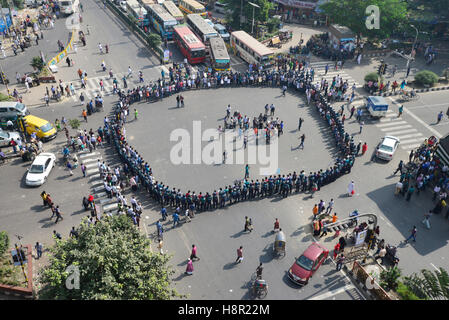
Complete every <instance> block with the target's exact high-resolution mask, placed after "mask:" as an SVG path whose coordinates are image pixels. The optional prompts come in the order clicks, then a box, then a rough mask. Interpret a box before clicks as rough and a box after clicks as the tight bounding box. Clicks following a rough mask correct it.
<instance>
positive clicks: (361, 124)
mask: <svg viewBox="0 0 449 320" xmlns="http://www.w3.org/2000/svg"><path fill="white" fill-rule="evenodd" d="M364 124H365V122H364V121H360V131H359V134H362V130H363V125H364Z"/></svg>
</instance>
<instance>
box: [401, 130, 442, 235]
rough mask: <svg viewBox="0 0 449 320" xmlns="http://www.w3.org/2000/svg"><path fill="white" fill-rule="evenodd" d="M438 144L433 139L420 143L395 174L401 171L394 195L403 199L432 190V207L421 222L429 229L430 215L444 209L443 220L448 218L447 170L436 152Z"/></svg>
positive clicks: (407, 199) (435, 139) (436, 140)
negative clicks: (433, 204)
mask: <svg viewBox="0 0 449 320" xmlns="http://www.w3.org/2000/svg"><path fill="white" fill-rule="evenodd" d="M438 145H439V141H438V139H437V138H435V137H434V136H432V137H430V138H429V139H426V140H424V142H423V144H422V145H421V146H420V147H419V148H417V149H416V150H412V151H411V152H410V155H409V161H408V163H407V164H405V163H404V161H402V160H401V161H400V162H399V164H398V167H397V169H396V170H395V171H394V172H393V174H394V175H395V174H396V173H397V172H400V174H401V175H400V178H399V181H398V182H397V184H396V187H395V195H402V196H405V200H406V201H410V199H411V198H412V196H413V195H414V194H416V196H419V194H420V193H421V192H422V191H425V190H426V189H429V188H430V189H431V190H432V193H433V196H432V200H433V201H434V202H435V206H434V207H433V208H431V209H430V210H429V211H428V212H426V213H425V214H424V219H423V220H422V223H423V224H424V225H425V226H426V228H428V229H430V227H431V224H430V217H431V216H432V215H433V214H440V213H442V212H443V211H444V210H446V211H445V218H446V219H448V218H449V209H448V208H446V207H447V203H446V202H447V197H448V188H449V167H448V166H447V165H445V164H444V163H442V161H441V159H440V158H439V157H438V155H437V154H436V153H435V152H436V150H437V148H438Z"/></svg>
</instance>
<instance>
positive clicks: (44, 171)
mask: <svg viewBox="0 0 449 320" xmlns="http://www.w3.org/2000/svg"><path fill="white" fill-rule="evenodd" d="M55 161H56V156H55V155H54V153H50V152H44V153H41V154H39V155H38V156H37V157H36V158H35V159H34V161H33V163H32V164H31V167H30V168H29V169H28V173H27V176H26V179H25V184H26V185H27V186H33V187H35V186H40V185H43V184H44V183H45V181H47V177H48V176H49V175H50V171H51V169H52V168H53V167H54V165H55Z"/></svg>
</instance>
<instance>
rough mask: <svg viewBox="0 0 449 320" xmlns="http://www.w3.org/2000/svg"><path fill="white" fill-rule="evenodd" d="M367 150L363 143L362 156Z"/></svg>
mask: <svg viewBox="0 0 449 320" xmlns="http://www.w3.org/2000/svg"><path fill="white" fill-rule="evenodd" d="M367 150H368V145H367V144H366V142H365V143H364V144H363V146H362V156H363V155H364V154H365V153H366V151H367Z"/></svg>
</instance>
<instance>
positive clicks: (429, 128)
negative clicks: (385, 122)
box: [389, 97, 442, 139]
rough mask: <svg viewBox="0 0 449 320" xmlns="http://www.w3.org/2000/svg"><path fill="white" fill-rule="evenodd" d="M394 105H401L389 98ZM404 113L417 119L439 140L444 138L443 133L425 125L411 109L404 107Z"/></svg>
mask: <svg viewBox="0 0 449 320" xmlns="http://www.w3.org/2000/svg"><path fill="white" fill-rule="evenodd" d="M389 99H390V100H391V101H392V102H393V103H394V104H398V105H399V104H400V103H398V102H396V101H395V100H394V99H392V98H391V97H390V98H389ZM404 113H408V114H410V116H411V117H412V118H413V119H415V120H416V121H418V122H419V123H421V124H422V125H423V126H424V127H426V128H427V129H428V130H429V131H430V132H432V133H433V134H434V135H435V136H436V137H437V138H438V139H439V138H441V137H442V135H441V133H439V132H438V131H436V130H435V129H433V128H432V127H430V126H429V125H428V124H427V123H425V122H424V121H423V120H421V119H420V118H419V117H418V116H417V115H416V114H414V113H413V112H411V111H410V110H409V109H406V108H405V107H404Z"/></svg>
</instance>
